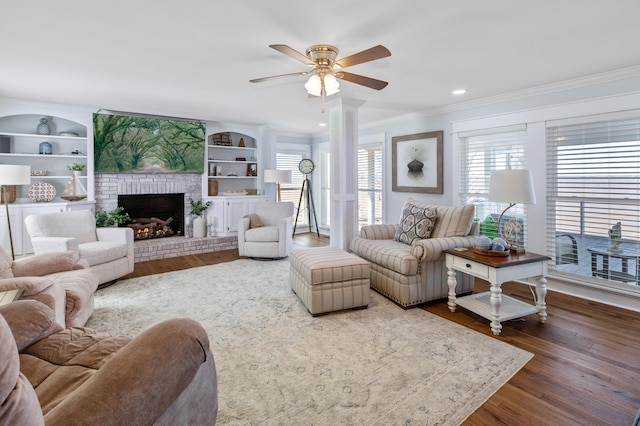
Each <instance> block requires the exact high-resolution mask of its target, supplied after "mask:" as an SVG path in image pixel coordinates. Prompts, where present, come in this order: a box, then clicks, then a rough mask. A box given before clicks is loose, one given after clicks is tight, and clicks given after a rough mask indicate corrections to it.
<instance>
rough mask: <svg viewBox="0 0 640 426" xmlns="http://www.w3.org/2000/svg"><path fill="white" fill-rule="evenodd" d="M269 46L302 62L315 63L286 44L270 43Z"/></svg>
mask: <svg viewBox="0 0 640 426" xmlns="http://www.w3.org/2000/svg"><path fill="white" fill-rule="evenodd" d="M269 47H270V48H272V49H275V50H277V51H278V52H280V53H284V54H285V55H287V56H289V57H291V58H293V59H295V60H296V61H300V62H302V63H303V64H306V65H315V63H314V62H313V61H312V60H311V59H309V58H307V57H306V56H305V55H303V54H302V53H300V52H298V51H297V50H295V49H292V48H291V47H289V46H287V45H286V44H270V45H269Z"/></svg>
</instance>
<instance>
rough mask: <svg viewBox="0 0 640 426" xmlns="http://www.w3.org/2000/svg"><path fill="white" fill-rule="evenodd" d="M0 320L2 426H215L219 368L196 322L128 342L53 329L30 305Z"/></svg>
mask: <svg viewBox="0 0 640 426" xmlns="http://www.w3.org/2000/svg"><path fill="white" fill-rule="evenodd" d="M0 314H1V315H0V359H2V366H1V367H0V424H3V425H5V424H6V425H44V424H47V425H50V426H53V425H64V426H72V425H101V426H108V425H114V426H115V425H118V426H119V425H151V424H154V425H213V424H215V420H216V415H217V411H218V391H217V377H216V368H215V364H214V359H213V354H212V353H211V350H210V348H209V339H208V337H207V334H206V332H205V331H204V329H203V328H202V327H201V326H200V325H199V324H198V323H197V322H195V321H193V320H190V319H173V320H168V321H164V322H161V323H159V324H157V325H155V326H153V327H151V328H150V329H148V330H146V331H144V332H143V333H141V334H140V335H139V336H137V337H136V338H134V339H133V340H131V339H129V338H127V337H112V336H109V335H108V334H105V333H98V332H96V331H94V330H91V329H88V328H83V327H79V328H71V329H61V328H60V327H59V326H58V327H57V328H56V326H57V325H56V324H55V322H54V314H53V312H52V311H51V309H49V308H48V307H47V306H45V305H43V304H42V303H40V302H37V301H33V300H28V301H18V302H14V303H10V304H8V305H3V306H0Z"/></svg>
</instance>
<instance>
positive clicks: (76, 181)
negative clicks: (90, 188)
mask: <svg viewBox="0 0 640 426" xmlns="http://www.w3.org/2000/svg"><path fill="white" fill-rule="evenodd" d="M60 198H62V199H63V200H67V201H80V200H84V199H85V198H87V190H86V189H85V187H84V185H83V184H82V182H81V181H80V172H79V171H76V170H74V171H72V172H71V178H69V181H68V182H67V186H66V187H65V188H64V191H63V192H62V195H61V196H60Z"/></svg>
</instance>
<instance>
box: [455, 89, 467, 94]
mask: <svg viewBox="0 0 640 426" xmlns="http://www.w3.org/2000/svg"><path fill="white" fill-rule="evenodd" d="M465 93H467V90H466V89H456V90H454V91H453V94H454V95H464V94H465Z"/></svg>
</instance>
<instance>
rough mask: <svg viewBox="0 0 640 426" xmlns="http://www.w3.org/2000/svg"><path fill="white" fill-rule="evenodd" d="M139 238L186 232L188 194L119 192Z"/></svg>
mask: <svg viewBox="0 0 640 426" xmlns="http://www.w3.org/2000/svg"><path fill="white" fill-rule="evenodd" d="M118 206H119V207H122V208H123V212H124V213H127V214H128V215H129V217H130V218H131V221H130V222H129V223H126V224H121V225H120V226H128V227H130V228H132V229H133V233H134V238H135V240H146V239H151V238H160V237H171V236H181V235H184V193H177V194H137V195H118Z"/></svg>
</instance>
